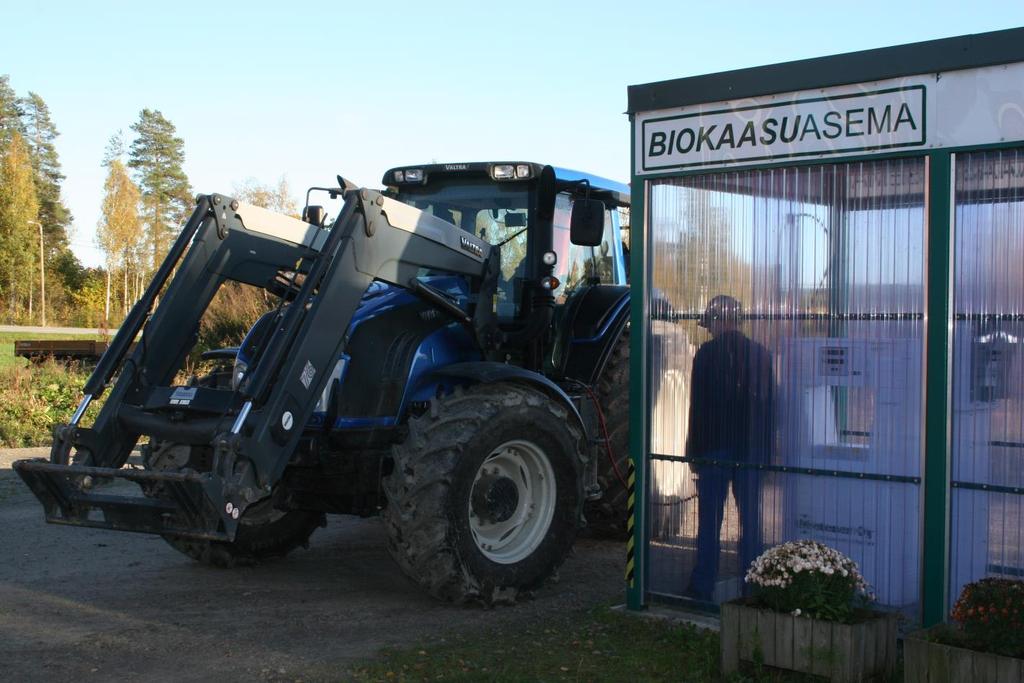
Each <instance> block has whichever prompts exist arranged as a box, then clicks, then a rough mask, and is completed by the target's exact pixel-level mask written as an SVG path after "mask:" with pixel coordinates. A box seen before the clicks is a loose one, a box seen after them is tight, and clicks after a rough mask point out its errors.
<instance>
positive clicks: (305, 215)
mask: <svg viewBox="0 0 1024 683" xmlns="http://www.w3.org/2000/svg"><path fill="white" fill-rule="evenodd" d="M302 220H304V221H306V222H307V223H311V224H312V225H315V226H317V227H322V226H323V224H324V207H322V206H307V207H306V208H305V209H303V210H302Z"/></svg>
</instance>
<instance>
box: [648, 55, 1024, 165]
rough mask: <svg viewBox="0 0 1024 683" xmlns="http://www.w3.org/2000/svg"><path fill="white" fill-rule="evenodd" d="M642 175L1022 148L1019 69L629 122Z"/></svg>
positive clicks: (1023, 104) (721, 105)
mask: <svg viewBox="0 0 1024 683" xmlns="http://www.w3.org/2000/svg"><path fill="white" fill-rule="evenodd" d="M635 135H636V160H635V163H636V173H637V174H638V175H646V174H654V173H665V172H670V171H687V170H693V169H702V168H722V167H729V166H740V165H750V164H763V163H770V162H774V161H785V160H801V159H816V158H820V159H826V158H831V157H841V156H852V155H864V154H873V153H883V152H892V151H900V150H907V151H912V150H920V149H930V148H938V147H961V146H968V145H980V144H993V143H999V142H1005V141H1007V140H1024V63H1016V64H1008V65H1000V66H994V67H985V68H980V69H967V70H963V71H953V72H948V73H939V74H927V75H921V76H910V77H906V78H899V79H890V80H888V81H878V82H873V83H858V84H854V85H847V86H838V87H833V88H823V89H818V90H805V91H800V92H792V93H784V94H779V95H768V96H764V97H756V98H751V99H744V100H735V101H726V102H714V103H707V104H701V105H694V106H689V107H683V108H678V109H671V110H662V111H651V112H641V113H638V114H637V115H636V118H635Z"/></svg>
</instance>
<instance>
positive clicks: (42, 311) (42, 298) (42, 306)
mask: <svg viewBox="0 0 1024 683" xmlns="http://www.w3.org/2000/svg"><path fill="white" fill-rule="evenodd" d="M28 222H29V223H30V224H33V225H37V226H39V317H40V318H41V319H42V325H43V327H46V258H45V256H44V252H43V224H42V223H40V222H39V221H28Z"/></svg>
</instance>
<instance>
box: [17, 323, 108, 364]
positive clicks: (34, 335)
mask: <svg viewBox="0 0 1024 683" xmlns="http://www.w3.org/2000/svg"><path fill="white" fill-rule="evenodd" d="M32 339H96V340H100V339H103V337H101V336H100V335H96V334H50V333H46V334H40V333H38V332H0V369H2V368H6V367H10V366H12V365H14V366H17V367H25V366H26V365H28V359H26V358H19V357H17V356H15V355H14V342H16V341H22V340H32Z"/></svg>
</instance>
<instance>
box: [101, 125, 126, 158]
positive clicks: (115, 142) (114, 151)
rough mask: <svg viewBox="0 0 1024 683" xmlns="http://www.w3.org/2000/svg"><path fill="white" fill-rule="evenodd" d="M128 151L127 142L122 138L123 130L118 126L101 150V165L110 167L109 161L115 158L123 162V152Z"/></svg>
mask: <svg viewBox="0 0 1024 683" xmlns="http://www.w3.org/2000/svg"><path fill="white" fill-rule="evenodd" d="M127 153H128V143H127V142H126V141H125V139H124V131H123V130H121V129H120V128H119V129H118V130H117V132H116V133H114V134H113V135H111V136H110V139H109V140H107V146H106V147H105V148H104V150H103V166H104V167H106V168H109V167H110V162H112V161H114V160H117V161H120V162H122V163H123V162H124V157H125V154H127Z"/></svg>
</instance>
